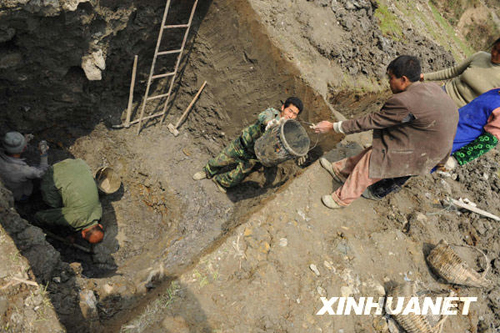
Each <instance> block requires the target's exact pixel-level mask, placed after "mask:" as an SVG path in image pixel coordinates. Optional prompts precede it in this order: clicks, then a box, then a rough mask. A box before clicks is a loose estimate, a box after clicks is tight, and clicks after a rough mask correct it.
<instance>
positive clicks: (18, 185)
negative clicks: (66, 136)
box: [0, 132, 49, 202]
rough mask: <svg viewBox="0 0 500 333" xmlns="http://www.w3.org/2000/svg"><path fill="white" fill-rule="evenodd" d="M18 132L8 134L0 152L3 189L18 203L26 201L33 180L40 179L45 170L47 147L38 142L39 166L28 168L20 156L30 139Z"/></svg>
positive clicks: (47, 165) (31, 190)
mask: <svg viewBox="0 0 500 333" xmlns="http://www.w3.org/2000/svg"><path fill="white" fill-rule="evenodd" d="M29 136H30V134H28V135H27V136H24V135H22V134H21V133H19V132H8V133H7V134H5V136H4V137H3V140H2V147H3V149H2V150H0V178H1V179H2V182H3V183H4V185H5V187H6V188H7V189H9V190H10V191H11V192H12V194H13V195H14V200H16V201H18V202H24V201H27V200H28V199H29V197H30V195H31V194H32V192H33V180H34V179H40V178H41V177H42V176H43V174H44V173H45V171H46V170H47V168H48V167H49V164H48V150H49V146H48V145H47V142H46V141H40V144H39V145H38V150H39V151H40V165H39V166H29V165H28V164H27V163H26V162H25V161H24V159H23V158H21V154H22V153H23V152H24V151H25V150H26V147H27V146H28V142H29V139H30V137H29Z"/></svg>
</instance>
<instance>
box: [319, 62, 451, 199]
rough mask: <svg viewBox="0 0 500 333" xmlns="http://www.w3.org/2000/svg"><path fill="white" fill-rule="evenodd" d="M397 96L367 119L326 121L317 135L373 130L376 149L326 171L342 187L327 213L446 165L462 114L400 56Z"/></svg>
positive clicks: (394, 84)
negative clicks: (372, 189) (381, 186)
mask: <svg viewBox="0 0 500 333" xmlns="http://www.w3.org/2000/svg"><path fill="white" fill-rule="evenodd" d="M387 75H388V78H389V85H390V88H391V91H392V93H393V96H392V97H391V98H389V100H387V102H386V103H385V104H384V106H383V107H382V109H381V110H380V111H378V112H374V113H371V114H368V115H366V116H363V117H360V118H357V119H351V120H346V121H340V122H336V123H331V122H328V121H322V122H320V123H319V124H317V125H316V126H315V131H316V132H318V133H324V132H328V131H335V132H338V133H343V134H351V133H358V132H363V131H367V130H371V129H373V139H372V146H371V147H369V148H367V149H365V150H364V151H362V152H361V153H360V154H359V155H356V156H353V157H350V158H346V159H343V160H341V161H338V162H335V163H330V162H329V161H328V160H326V159H324V158H321V159H320V163H321V165H322V166H323V167H324V168H325V169H326V170H327V171H328V172H329V173H330V174H331V175H332V176H333V177H334V178H335V179H336V180H337V181H339V182H341V183H343V185H342V186H341V187H340V188H338V189H337V190H336V191H335V192H333V193H332V194H331V195H325V196H323V197H322V198H321V199H322V201H323V204H324V205H325V206H327V207H328V208H332V209H335V208H342V207H346V206H348V205H349V204H350V203H352V202H353V201H354V200H356V199H357V198H359V197H360V196H361V194H362V193H363V191H365V189H366V188H367V187H368V186H370V185H372V184H375V183H376V182H378V181H381V180H383V179H386V178H397V177H406V176H412V175H423V174H427V173H429V171H430V170H431V169H432V168H433V167H434V166H436V165H437V164H439V163H445V162H446V160H447V158H448V156H449V154H450V152H451V147H452V143H453V137H454V135H455V131H456V127H457V122H458V112H457V108H456V106H455V104H454V102H453V101H452V100H451V98H450V97H449V96H448V95H446V93H445V92H444V91H443V90H442V89H441V88H440V87H439V86H438V85H437V84H434V83H421V82H419V78H420V62H419V60H418V59H417V58H416V57H413V56H400V57H398V58H396V59H394V60H393V61H392V62H391V63H390V64H389V66H388V67H387Z"/></svg>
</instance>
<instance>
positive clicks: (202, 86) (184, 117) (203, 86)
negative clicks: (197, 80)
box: [175, 81, 207, 129]
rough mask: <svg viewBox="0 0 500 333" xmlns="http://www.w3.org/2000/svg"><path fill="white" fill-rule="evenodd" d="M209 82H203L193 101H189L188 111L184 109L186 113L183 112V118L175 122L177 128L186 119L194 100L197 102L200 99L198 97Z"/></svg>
mask: <svg viewBox="0 0 500 333" xmlns="http://www.w3.org/2000/svg"><path fill="white" fill-rule="evenodd" d="M206 84H207V81H205V82H203V84H202V85H201V88H200V90H198V92H197V93H196V95H195V96H194V98H193V100H192V101H191V103H189V105H188V107H187V109H186V111H184V113H183V114H182V116H181V118H180V119H179V120H178V121H177V124H175V129H177V128H178V127H179V125H180V124H181V123H182V122H183V121H184V120H185V119H186V116H187V114H188V112H189V110H191V108H192V107H193V105H194V102H196V100H197V99H198V97H199V96H200V94H201V92H202V91H203V88H205V85H206Z"/></svg>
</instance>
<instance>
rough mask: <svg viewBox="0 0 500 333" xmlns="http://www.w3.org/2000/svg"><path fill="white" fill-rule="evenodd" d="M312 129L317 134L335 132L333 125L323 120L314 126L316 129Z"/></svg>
mask: <svg viewBox="0 0 500 333" xmlns="http://www.w3.org/2000/svg"><path fill="white" fill-rule="evenodd" d="M311 128H313V129H314V132H315V133H326V132H329V131H332V130H333V123H331V122H329V121H326V120H323V121H321V122H319V123H317V124H316V125H314V127H312V126H311Z"/></svg>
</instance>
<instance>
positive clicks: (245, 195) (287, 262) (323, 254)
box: [0, 0, 500, 332]
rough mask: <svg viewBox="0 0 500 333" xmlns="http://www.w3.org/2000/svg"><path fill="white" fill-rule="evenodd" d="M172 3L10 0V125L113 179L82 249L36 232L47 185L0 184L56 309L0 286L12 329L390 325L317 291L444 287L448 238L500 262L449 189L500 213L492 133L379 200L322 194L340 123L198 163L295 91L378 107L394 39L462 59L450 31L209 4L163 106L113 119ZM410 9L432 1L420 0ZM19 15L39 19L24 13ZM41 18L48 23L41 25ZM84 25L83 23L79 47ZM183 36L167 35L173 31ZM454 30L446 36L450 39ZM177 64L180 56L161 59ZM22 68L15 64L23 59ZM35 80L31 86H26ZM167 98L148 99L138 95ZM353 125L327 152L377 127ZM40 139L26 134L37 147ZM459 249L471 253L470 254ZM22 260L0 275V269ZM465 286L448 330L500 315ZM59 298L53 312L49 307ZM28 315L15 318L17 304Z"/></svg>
mask: <svg viewBox="0 0 500 333" xmlns="http://www.w3.org/2000/svg"><path fill="white" fill-rule="evenodd" d="M11 4H12V7H9V5H11ZM191 4H192V2H191V3H189V2H182V4H180V5H179V4H177V5H175V4H174V5H173V6H174V7H173V10H174V13H175V14H176V15H174V16H173V17H175V19H174V22H182V20H183V19H185V18H186V13H188V11H189V9H190V5H191ZM163 5H164V4H163V3H162V2H161V1H156V2H153V3H148V4H147V6H146V5H145V4H142V3H141V1H126V2H123V3H120V4H119V3H115V2H113V1H104V2H101V3H99V2H95V1H83V2H76V4H74V3H73V2H67V4H66V5H64V4H63V5H61V6H60V7H57V6H56V7H51V5H48V4H45V5H41V7H36V6H31V7H30V6H28V7H24V8H23V7H22V5H19V6H20V7H19V8H20V9H14V10H12V8H16V7H15V2H14V1H12V2H8V3H6V4H3V6H4V7H3V8H2V9H3V12H2V14H3V16H4V17H6V18H8V19H10V21H9V22H10V26H5V27H2V31H4V32H5V33H4V34H3V35H2V40H3V42H2V43H3V44H2V51H3V53H2V61H1V62H0V63H1V64H2V66H3V67H1V68H2V72H1V73H2V78H3V80H4V81H3V84H2V89H1V90H0V91H1V93H2V95H3V96H4V100H3V103H4V106H5V110H8V112H7V114H6V115H7V117H6V120H4V121H3V122H2V123H1V128H2V130H3V131H6V130H9V129H19V130H22V131H24V132H28V131H32V132H34V134H35V139H37V140H40V139H48V140H49V143H50V146H51V150H50V162H51V163H54V162H56V161H59V160H62V159H64V158H68V157H78V158H83V159H84V160H85V161H87V163H88V164H89V165H90V166H91V168H92V169H94V170H95V169H96V168H97V167H99V166H102V165H110V166H112V167H113V168H114V169H115V170H116V171H117V172H118V173H119V174H120V175H121V177H122V187H121V188H120V190H119V191H118V192H117V193H115V194H113V195H111V196H102V197H101V200H102V202H103V208H104V215H103V224H104V226H105V228H106V231H107V233H106V238H105V240H104V242H103V243H102V244H99V245H98V246H96V247H95V248H94V249H93V252H94V253H93V254H88V253H86V252H83V251H79V250H75V249H73V248H71V247H68V246H67V245H65V244H62V243H61V242H58V241H56V240H54V239H51V238H50V237H48V236H47V237H46V238H47V241H45V237H44V235H43V234H42V233H41V231H40V230H39V229H38V228H36V227H32V226H30V224H29V221H30V219H31V215H32V214H33V212H34V211H36V209H37V208H39V207H41V203H40V202H39V200H38V201H37V198H36V197H35V199H34V202H33V205H29V206H20V205H17V206H15V207H13V206H12V203H11V202H10V201H9V195H8V193H5V194H4V197H5V198H6V199H5V200H4V201H3V202H2V207H3V209H2V210H1V211H0V213H1V214H2V225H3V227H4V229H5V230H6V231H7V233H8V234H9V235H10V237H12V239H13V240H14V243H15V245H16V246H17V248H18V249H19V251H20V253H21V254H22V255H23V256H24V257H26V258H27V260H28V262H29V264H30V269H28V268H23V270H24V271H26V272H27V274H28V275H23V276H22V277H23V278H24V279H31V280H33V281H37V282H38V283H39V284H40V285H44V286H46V290H47V293H46V294H43V292H42V294H43V296H44V297H45V299H49V300H50V303H51V304H50V305H51V307H53V309H54V310H53V312H51V315H50V316H52V317H50V318H49V319H47V320H48V321H49V322H50V323H51V324H50V325H53V326H52V327H51V328H47V329H45V328H39V327H40V326H36V325H41V323H42V324H44V323H45V321H37V320H33V319H32V317H33V313H36V310H35V309H37V310H38V309H40V307H38V308H37V306H40V304H35V305H33V304H32V303H29V302H28V303H26V302H24V300H25V299H26V297H27V296H26V295H27V294H28V293H35V294H36V292H37V291H36V290H38V289H36V288H37V287H36V286H30V285H27V286H26V285H22V284H21V285H19V284H16V285H15V286H12V287H10V286H9V287H8V288H9V289H7V290H8V293H5V292H4V293H5V294H2V297H3V298H2V300H5V302H4V301H2V302H3V303H2V304H3V307H2V308H1V309H3V313H2V318H3V321H2V323H3V325H4V330H7V331H16V332H21V331H23V332H24V331H27V328H26V327H32V326H33V325H34V326H33V327H34V328H30V329H32V330H33V331H58V330H64V329H65V330H67V331H68V332H80V331H81V332H87V331H92V332H99V331H103V332H108V331H120V330H121V331H125V332H143V331H144V332H156V331H158V332H164V331H170V332H183V331H186V332H205V331H206V332H211V331H219V332H260V331H262V332H263V331H268V332H270V331H272V332H285V331H287V332H312V331H334V332H337V331H338V332H342V331H343V332H361V331H366V332H370V331H380V332H385V331H387V330H388V329H392V331H391V332H393V331H394V329H395V328H394V322H393V321H392V320H389V321H387V320H388V319H381V318H374V317H345V318H340V319H338V318H335V320H332V318H331V317H327V316H324V317H317V316H315V313H316V312H317V311H318V310H319V307H320V305H321V303H320V301H319V296H329V297H332V296H339V295H354V296H366V295H368V296H377V295H382V294H383V292H384V290H383V288H384V287H386V286H387V285H388V284H390V283H394V282H403V281H407V280H414V281H419V282H420V287H421V288H422V289H423V290H434V291H436V290H437V291H443V290H444V291H443V292H446V291H449V290H450V286H449V285H446V284H444V283H442V281H439V280H437V277H436V276H435V275H433V274H432V273H431V272H430V271H429V269H428V266H427V265H426V263H425V259H424V255H425V254H426V253H427V252H428V249H429V247H431V245H433V244H436V243H437V242H438V241H439V240H440V239H446V240H448V241H449V242H450V243H458V244H469V245H473V246H477V247H478V248H480V249H481V250H483V251H485V252H486V254H487V255H488V257H489V259H490V264H491V266H492V270H491V273H490V274H489V275H488V277H489V278H490V279H492V280H495V281H497V280H498V274H499V273H500V272H499V264H498V260H499V259H497V258H498V255H499V253H500V249H499V234H498V228H496V225H495V223H496V222H493V221H490V220H487V219H484V218H481V217H479V216H477V215H474V214H470V213H460V214H459V213H458V212H456V211H454V210H452V209H451V208H450V207H448V205H447V204H444V205H443V204H442V203H443V202H444V201H443V200H444V199H445V197H446V196H452V197H455V198H458V197H467V198H469V199H470V200H472V201H474V202H476V203H478V205H479V207H481V208H483V209H487V210H488V211H490V212H492V213H494V214H499V212H498V203H499V201H498V186H499V179H498V178H499V175H498V169H499V168H498V164H497V163H496V162H495V160H496V159H497V156H498V152H497V151H494V152H492V153H490V154H489V155H488V156H486V157H485V158H483V159H481V160H480V161H478V162H475V163H471V164H470V165H469V166H467V167H466V168H462V169H460V170H459V171H458V172H457V174H456V175H455V176H453V177H449V178H441V177H439V176H437V175H433V176H431V175H429V176H427V177H420V178H415V179H412V180H410V181H409V182H408V184H407V185H406V186H405V187H404V189H403V190H402V191H401V192H399V193H397V194H395V195H391V196H390V197H389V198H386V199H384V200H382V201H380V202H372V201H367V200H364V199H360V200H358V201H356V202H355V203H354V204H353V205H352V206H351V207H349V208H348V209H345V210H343V211H341V212H334V211H330V210H327V209H326V208H324V207H323V206H322V204H321V202H320V200H319V199H320V197H321V195H323V194H326V193H329V192H331V191H332V189H334V188H335V187H336V186H338V184H335V183H332V182H331V179H330V178H329V176H328V174H327V173H326V172H324V171H323V170H322V169H321V167H320V166H319V165H318V163H316V162H315V161H316V159H317V158H318V157H319V156H322V155H323V154H325V153H327V152H329V151H331V150H332V149H333V148H334V147H336V144H337V143H338V142H339V141H340V140H341V139H342V138H341V137H333V136H327V135H324V136H318V135H316V134H312V133H310V136H311V141H312V143H313V144H314V146H315V147H314V149H313V150H312V151H311V153H310V157H309V160H308V163H307V164H306V167H305V168H299V167H298V166H296V164H295V163H294V162H293V161H288V162H286V163H284V164H283V165H281V166H279V167H277V168H260V169H258V170H256V171H257V172H255V173H254V174H252V175H251V176H250V177H249V178H247V180H246V181H245V182H244V183H243V184H242V185H241V186H240V187H238V188H236V189H232V190H230V191H228V193H227V194H222V193H220V192H218V191H217V190H216V187H215V186H214V184H213V183H212V182H210V181H200V182H194V181H193V180H192V179H191V176H192V174H194V173H195V172H196V171H198V170H199V169H200V168H201V167H202V166H203V165H204V163H205V162H206V160H207V159H208V158H210V157H211V156H213V155H214V154H216V153H217V152H218V151H220V149H221V148H222V147H223V146H224V145H225V144H227V143H228V142H229V141H230V140H231V139H232V138H234V137H235V136H236V135H238V133H239V131H240V130H241V129H242V128H243V127H245V126H247V125H249V124H250V123H252V122H253V121H254V119H255V117H256V115H257V114H258V113H259V112H260V111H262V110H264V109H265V108H267V107H269V106H274V107H278V106H279V101H280V99H284V98H286V97H287V96H289V95H297V96H299V97H301V98H302V99H303V101H304V103H305V105H306V111H305V112H304V113H303V114H301V117H300V119H301V121H302V122H303V125H304V126H306V127H307V125H308V123H310V122H316V121H319V120H322V119H335V118H337V119H342V118H343V117H353V116H356V115H359V114H362V113H365V112H369V111H371V110H376V109H378V108H379V107H380V106H381V104H382V103H383V101H384V100H385V98H387V96H388V93H387V91H386V84H385V82H384V80H383V79H384V74H385V71H384V68H385V66H386V65H387V63H388V61H390V59H391V58H393V57H394V56H396V55H398V54H402V53H407V52H411V53H413V54H416V55H418V56H419V57H420V58H421V59H422V60H423V66H424V69H431V68H432V69H437V68H440V67H444V66H446V65H449V64H451V63H452V62H453V57H452V54H453V55H454V56H455V57H456V59H457V60H459V59H460V57H463V56H465V54H466V52H465V51H463V50H462V49H460V47H459V46H458V44H455V43H456V42H455V40H454V39H451V38H450V40H449V43H448V45H444V46H440V45H439V44H437V43H435V42H434V41H433V35H432V34H431V32H430V31H432V29H431V28H429V24H431V26H432V25H437V26H439V25H438V24H437V23H436V22H434V21H432V20H430V19H429V20H430V21H429V22H431V23H428V22H426V21H425V20H423V18H422V17H421V16H419V15H420V14H419V15H415V16H414V17H413V16H412V17H409V19H408V20H407V21H405V22H404V24H403V27H402V31H404V37H402V38H401V37H399V38H396V37H397V36H394V35H390V34H389V35H387V34H386V33H384V32H382V30H381V29H379V28H378V26H379V23H380V20H381V19H380V18H378V17H377V15H376V9H377V6H380V4H377V3H376V2H374V1H357V2H348V1H333V2H329V1H307V2H297V1H284V2H278V3H274V4H270V3H268V2H265V1H257V0H252V1H243V0H238V1H207V2H203V3H201V4H200V7H199V9H198V11H197V15H196V16H195V20H194V25H193V33H192V34H191V35H190V38H189V41H188V44H187V47H186V50H187V51H186V54H185V56H184V57H183V61H182V66H181V75H180V78H179V81H178V85H176V86H175V87H176V88H175V89H174V95H173V99H172V104H171V105H172V107H170V108H169V109H168V114H167V117H166V120H165V123H164V124H163V125H162V124H160V123H159V119H156V120H152V121H149V122H146V123H145V124H144V127H143V128H142V129H141V133H140V135H139V136H137V125H135V126H133V127H131V128H128V129H123V128H122V129H116V128H114V127H113V125H117V124H120V123H121V122H122V121H123V119H124V117H125V108H126V102H127V92H128V83H129V80H130V69H129V68H130V67H131V60H132V57H133V55H134V54H137V53H138V54H139V56H140V62H139V71H138V81H137V89H136V93H135V96H134V100H135V103H134V115H133V116H134V119H137V113H138V111H139V110H140V101H141V98H142V95H143V93H144V89H145V81H146V80H147V74H148V73H149V67H148V66H149V64H150V59H151V57H152V51H153V50H154V43H155V42H156V40H155V38H156V30H154V28H155V27H156V28H157V27H158V24H159V20H160V19H161V13H162V11H163V7H162V6H163ZM405 5H406V6H408V5H410V6H413V5H412V4H409V3H404V4H401V2H398V3H397V4H395V5H394V4H392V5H391V4H389V7H390V8H391V10H390V12H391V13H393V15H401V13H403V12H404V11H405V10H408V7H405ZM68 6H70V7H71V8H70V9H72V10H69V9H68ZM415 7H416V9H417V10H416V11H415V12H418V13H423V15H424V16H423V17H431V10H430V7H429V6H428V5H427V3H426V2H417V3H416V5H415ZM5 8H7V9H5ZM221 18H223V19H221ZM22 22H30V25H28V29H27V28H25V27H24V26H23V25H22ZM71 23H74V24H73V25H71ZM54 24H56V25H62V26H66V27H68V28H67V30H68V31H67V33H66V34H61V35H58V36H57V37H58V38H60V39H61V42H59V43H53V44H54V46H55V48H51V47H49V44H50V42H49V41H50V40H51V38H49V37H50V36H51V35H50V34H48V32H50V31H51V27H53V25H54ZM80 25H81V26H82V27H85V29H84V31H83V33H82V32H81V31H78V28H77V27H79V26H80ZM10 27H14V28H15V29H14V32H12V29H9V28H10ZM75 27H76V28H75ZM325 27H326V28H325ZM37 29H38V30H37ZM37 32H38V33H39V34H40V35H43V36H44V38H45V39H42V38H38V39H37V38H34V37H35V36H36V35H37ZM433 33H435V31H433ZM441 33H442V34H445V31H441ZM393 34H395V33H393ZM75 36H78V38H81V40H80V41H79V43H76V44H77V45H75V44H74V43H75V38H76V37H75ZM434 40H437V39H434ZM68 41H72V42H71V43H70V42H68ZM175 41H179V39H178V37H175V38H174V37H173V38H172V39H169V43H174V42H175ZM43 43H46V44H45V45H43ZM450 44H451V45H452V48H453V51H454V52H453V53H450V52H447V51H446V50H447V49H448V47H449V46H450ZM414 45H418V47H417V48H415V47H414ZM33 47H34V48H33ZM40 47H41V49H42V50H44V51H43V53H42V54H43V56H42V57H41V59H42V60H41V61H36V60H34V59H35V57H33V56H32V55H31V54H33V52H27V50H33V49H37V48H40ZM72 49H74V50H76V51H77V52H76V53H78V54H77V55H75V54H73V53H71V52H70V50H72ZM96 49H101V50H103V52H104V54H105V56H106V69H105V70H99V72H102V73H101V75H102V79H101V80H95V81H89V75H91V74H92V75H97V74H98V73H97V71H96V69H95V68H93V71H91V72H86V71H84V70H82V68H81V67H80V66H81V65H82V63H81V60H82V57H83V58H85V55H87V53H88V52H90V51H95V50H96ZM54 53H57V54H58V55H60V56H61V57H56V58H55V59H57V60H58V61H59V63H58V64H56V61H54V60H53V59H54V56H53V55H54ZM19 54H21V55H22V56H21V58H20V57H19ZM29 65H32V69H31V70H28V69H27V68H28V66H29ZM61 65H62V66H61ZM169 66H172V62H168V61H167V62H166V64H164V65H161V67H162V69H168V68H169ZM56 67H62V69H59V71H55V70H53V69H54V68H56ZM47 68H48V69H49V70H48V69H47ZM21 69H22V72H23V75H24V76H22V75H18V74H16V73H17V72H18V71H20V70H21ZM44 70H45V72H44ZM87 71H89V70H88V69H87ZM42 73H43V75H45V77H42V76H43V75H42ZM205 80H206V81H207V82H208V84H207V87H206V88H205V90H204V92H203V93H202V94H201V96H200V98H199V100H198V101H197V103H196V105H195V108H194V109H193V111H192V113H191V114H190V115H189V117H188V119H187V121H186V122H185V123H184V124H183V125H182V127H181V129H180V131H181V134H180V136H178V137H176V138H175V137H173V136H172V135H171V134H170V132H169V131H168V130H167V128H166V124H169V123H174V122H176V121H177V119H178V117H179V116H180V114H181V113H182V111H184V109H185V108H186V107H187V105H188V104H189V102H190V101H191V99H192V98H193V96H194V95H195V93H196V92H197V90H198V89H199V87H200V86H201V84H202V83H203V81H205ZM36 82H45V84H44V86H42V87H38V86H37V85H36ZM30 86H33V87H36V89H35V90H32V91H34V93H32V94H31V95H30V94H29V92H30V89H29V87H30ZM162 86H164V85H162V84H159V85H158V86H154V90H155V91H156V89H161V87H162ZM28 96H31V97H30V98H29V99H28ZM28 100H29V103H27V102H26V101H28ZM158 107H161V104H159V105H148V108H147V110H146V112H147V113H152V112H155V110H157V108H158ZM4 112H5V111H4ZM346 140H347V141H343V142H342V143H341V144H339V146H338V147H337V148H338V149H336V150H334V151H333V152H330V153H327V155H326V156H327V157H328V158H330V159H331V160H335V159H337V158H340V157H343V156H344V155H345V154H352V153H354V152H355V151H357V150H359V149H360V147H361V146H362V145H366V144H369V135H357V136H352V137H349V138H347V139H346ZM35 155H36V154H35V150H34V148H31V151H30V152H29V153H28V157H33V156H35ZM14 208H15V209H14ZM18 213H19V214H21V217H23V218H24V219H22V218H20V217H19V215H18ZM10 221H16V223H10ZM34 230H36V231H34ZM10 244H12V243H10ZM81 245H84V246H85V245H86V244H85V243H81ZM9 246H11V245H9ZM467 255H468V257H467V259H469V261H470V262H471V264H474V263H475V258H476V257H475V256H473V255H472V254H470V253H468V254H467ZM9 263H10V261H9V262H6V264H9ZM10 264H11V263H10ZM311 264H314V265H316V267H317V268H318V270H319V275H316V274H315V273H314V272H313V271H311V269H310V265H311ZM483 264H484V263H482V262H479V263H478V265H479V266H484V265H483ZM160 268H161V270H160ZM155 270H156V271H155ZM5 271H6V272H9V270H8V269H6V270H5ZM152 272H156V273H157V274H154V275H153V274H151V273H152ZM15 274H18V273H17V272H16V273H14V271H12V272H9V273H5V274H4V275H3V276H2V277H1V278H2V282H3V285H6V284H8V283H9V282H10V281H13V278H14V277H15V276H17V275H15ZM19 277H20V276H17V278H19ZM151 277H153V279H150V278H151ZM30 288H31V289H30ZM457 290H458V292H460V293H461V295H471V296H477V297H479V299H480V300H479V301H478V304H477V307H474V308H473V311H472V313H471V315H470V316H469V317H466V318H465V317H460V316H457V317H455V318H452V319H449V320H448V321H447V322H446V324H445V329H444V331H445V332H456V331H465V330H469V331H471V332H488V330H490V331H491V332H494V331H495V328H498V327H499V326H500V321H499V320H500V319H499V318H498V317H497V315H496V313H497V312H498V308H499V306H500V305H499V291H498V286H495V287H494V288H492V289H489V290H480V289H467V288H459V289H457ZM38 293H39V294H40V293H41V292H38ZM39 302H41V301H39ZM22 304H24V306H22ZM30 311H31V312H30ZM30 316H32V317H30ZM54 316H57V318H58V320H59V321H60V324H59V323H57V322H55V323H53V321H52V320H51V319H52V318H53V317H54ZM19 317H20V318H23V319H24V320H18V319H17V321H16V318H19ZM47 317H49V315H47ZM30 325H31V326H30ZM58 325H62V327H60V326H58ZM386 325H388V326H387V327H386Z"/></svg>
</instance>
